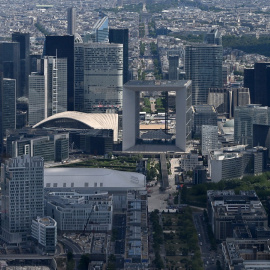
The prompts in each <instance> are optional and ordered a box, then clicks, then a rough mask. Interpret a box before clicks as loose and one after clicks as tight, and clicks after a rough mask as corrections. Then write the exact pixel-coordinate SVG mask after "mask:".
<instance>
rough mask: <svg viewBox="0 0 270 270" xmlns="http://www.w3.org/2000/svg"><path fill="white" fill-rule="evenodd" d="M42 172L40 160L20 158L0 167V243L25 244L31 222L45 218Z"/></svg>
mask: <svg viewBox="0 0 270 270" xmlns="http://www.w3.org/2000/svg"><path fill="white" fill-rule="evenodd" d="M43 181H44V169H43V159H42V158H40V157H30V156H26V155H25V156H21V157H17V158H11V159H8V160H6V161H5V163H4V164H2V166H1V190H2V206H1V211H2V214H1V228H2V234H1V239H2V240H3V241H5V242H7V243H10V244H18V243H21V242H25V241H26V240H27V237H28V236H30V234H31V223H32V220H33V219H35V218H37V217H38V216H43V215H44V201H43V200H44V194H43V187H44V183H43Z"/></svg>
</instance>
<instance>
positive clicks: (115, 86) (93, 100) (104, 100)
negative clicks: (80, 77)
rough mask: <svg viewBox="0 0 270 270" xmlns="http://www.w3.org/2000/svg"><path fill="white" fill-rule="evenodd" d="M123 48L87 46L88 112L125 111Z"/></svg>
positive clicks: (85, 70) (86, 98) (95, 44)
mask: <svg viewBox="0 0 270 270" xmlns="http://www.w3.org/2000/svg"><path fill="white" fill-rule="evenodd" d="M122 100H123V45H120V44H98V43H90V44H85V46H84V112H86V113H90V112H106V110H107V109H114V110H116V111H118V110H121V109H122Z"/></svg>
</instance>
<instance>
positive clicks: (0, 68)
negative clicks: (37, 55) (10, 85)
mask: <svg viewBox="0 0 270 270" xmlns="http://www.w3.org/2000/svg"><path fill="white" fill-rule="evenodd" d="M20 70H21V68H20V43H18V42H0V72H2V73H3V77H4V78H9V79H15V80H16V92H17V93H16V96H17V97H21V96H22V95H23V91H22V89H21V84H20V75H21V72H20Z"/></svg>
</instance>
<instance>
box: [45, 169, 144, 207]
mask: <svg viewBox="0 0 270 270" xmlns="http://www.w3.org/2000/svg"><path fill="white" fill-rule="evenodd" d="M44 179H45V181H44V187H45V191H46V192H48V193H49V192H77V193H80V194H88V193H89V194H95V192H97V194H99V193H106V192H107V193H109V195H113V209H116V211H119V210H120V211H122V209H126V207H127V191H129V190H142V191H143V190H146V177H145V175H143V174H140V173H133V172H122V171H116V170H109V169H101V168H64V169H63V168H47V169H45V174H44ZM88 210H89V208H88Z"/></svg>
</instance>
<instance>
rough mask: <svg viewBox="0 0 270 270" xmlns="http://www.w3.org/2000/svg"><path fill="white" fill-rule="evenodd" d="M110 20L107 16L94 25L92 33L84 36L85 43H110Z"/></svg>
mask: <svg viewBox="0 0 270 270" xmlns="http://www.w3.org/2000/svg"><path fill="white" fill-rule="evenodd" d="M108 24H109V19H108V17H107V16H105V17H103V18H100V19H98V20H97V22H96V23H95V24H94V26H93V28H92V29H91V31H90V32H88V33H86V34H85V36H84V41H85V42H88V41H92V42H99V43H108V42H109V25H108Z"/></svg>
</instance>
